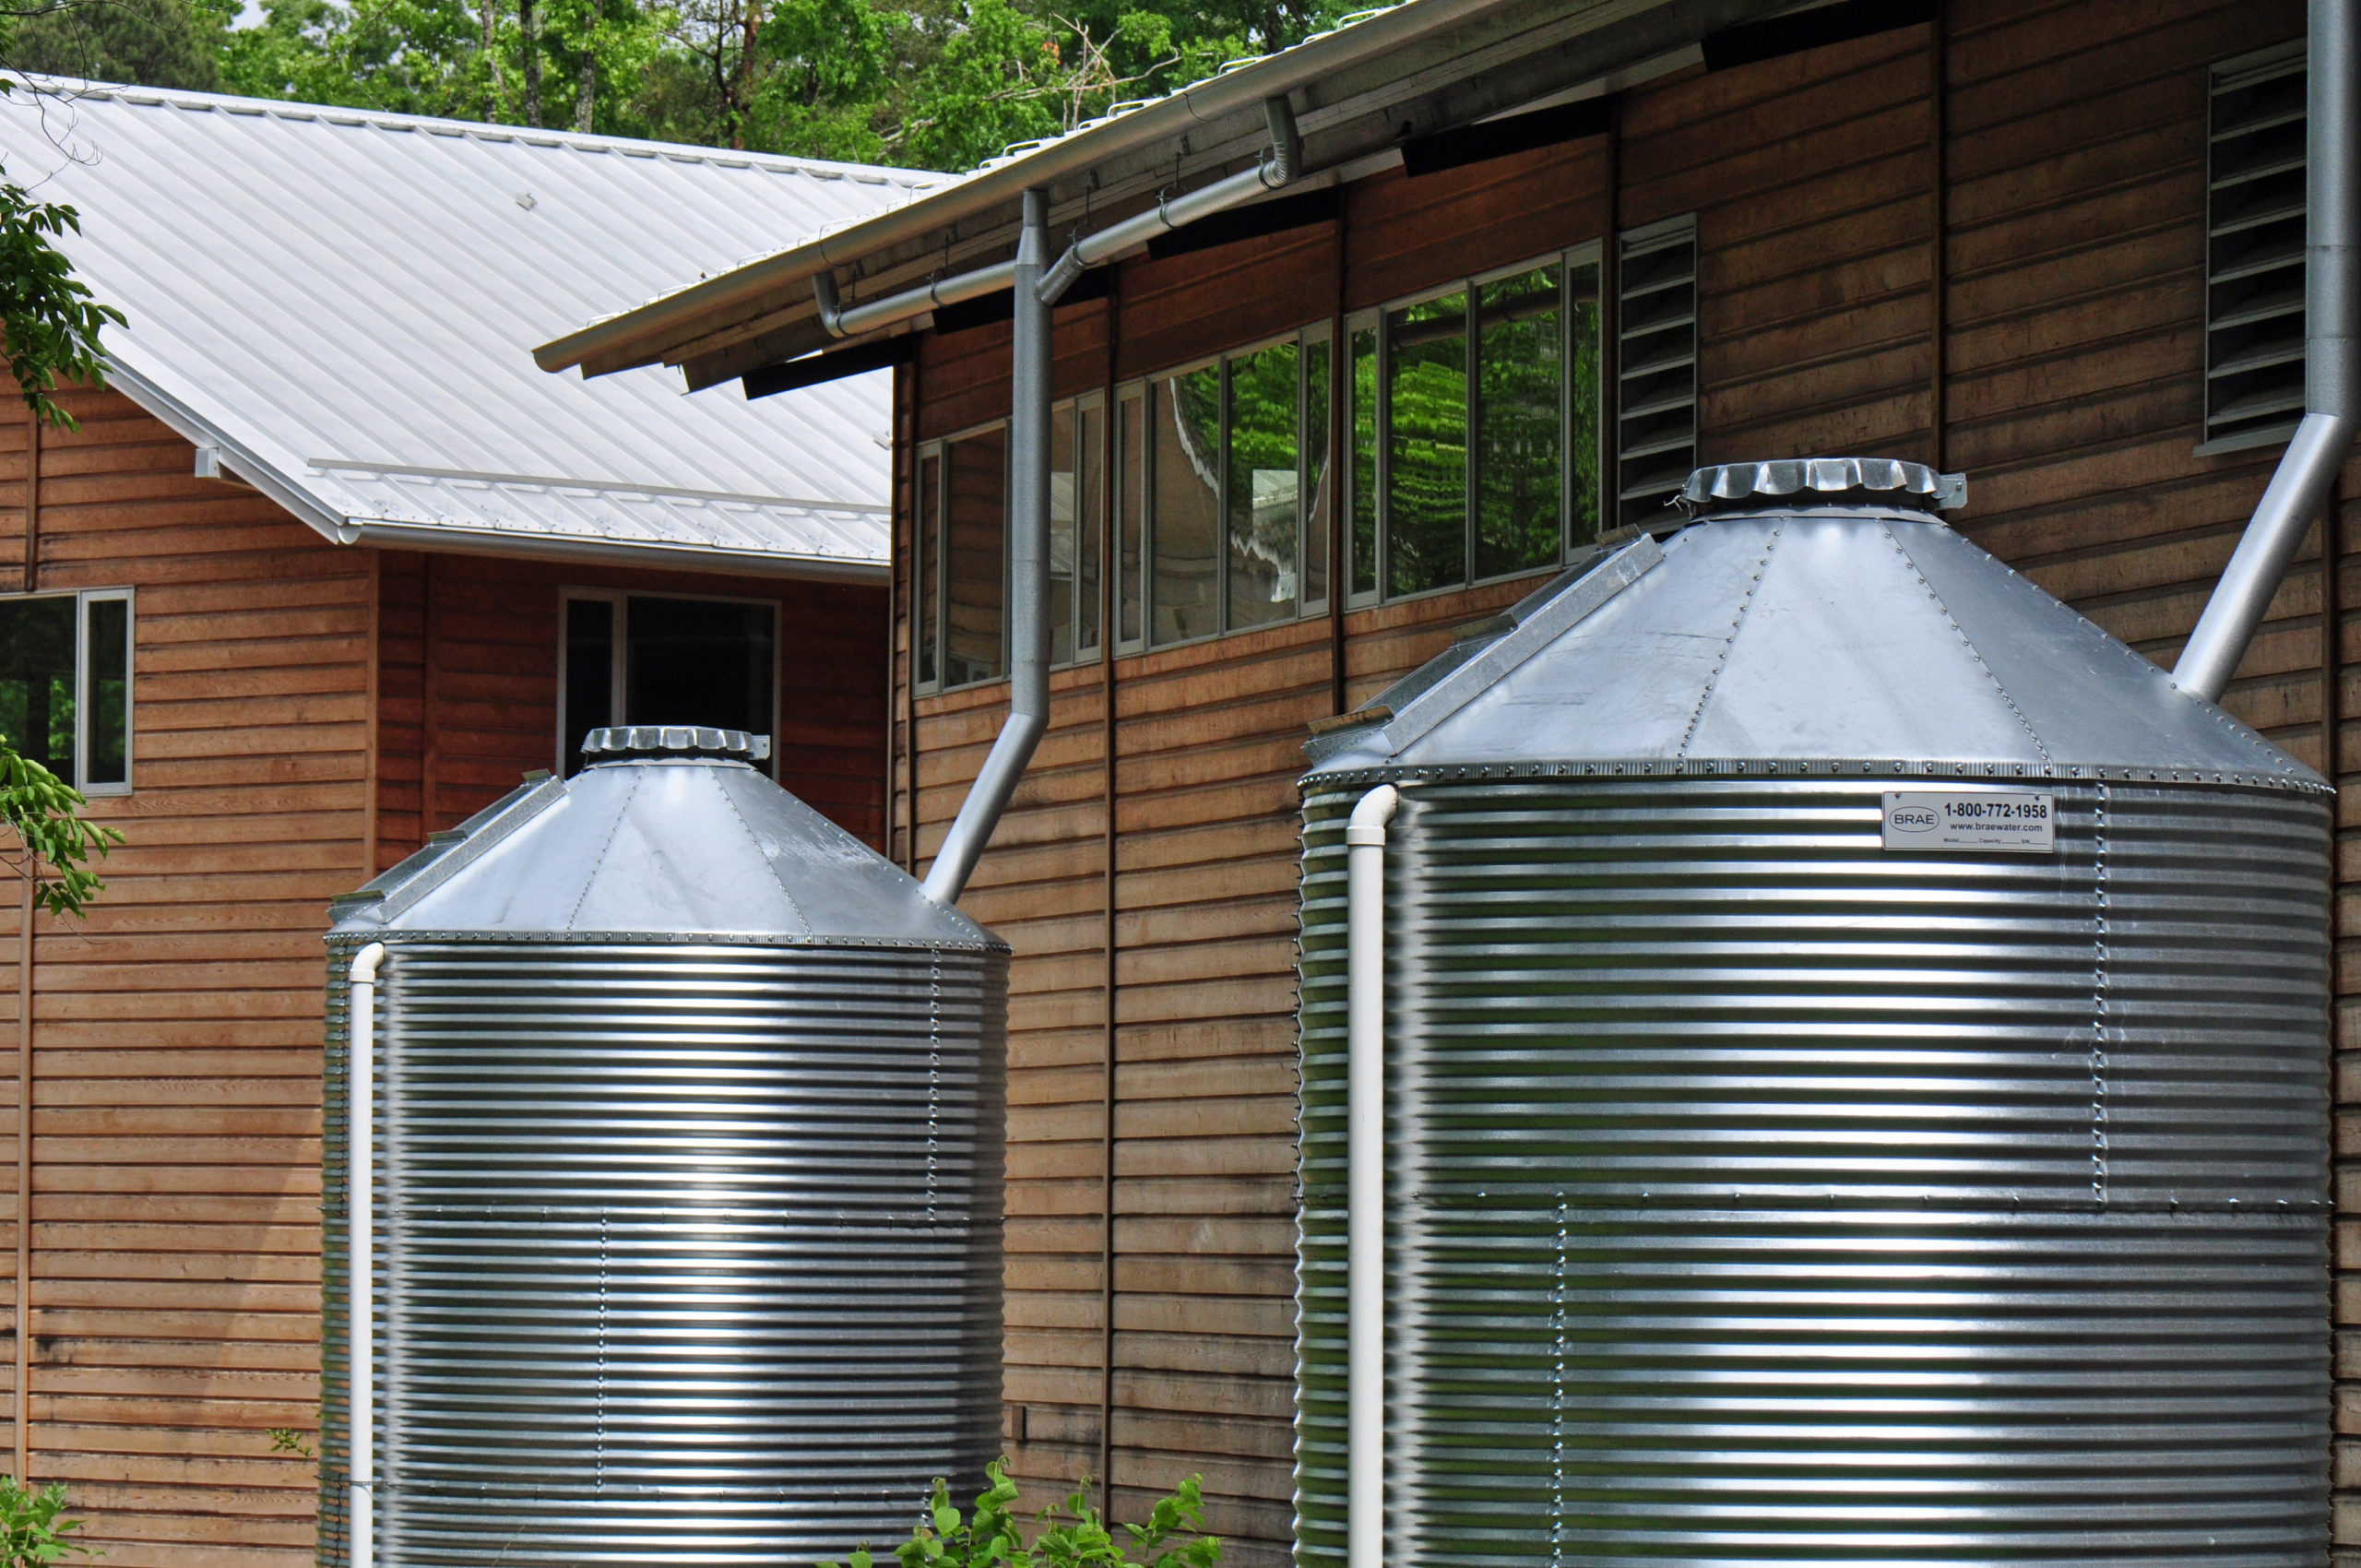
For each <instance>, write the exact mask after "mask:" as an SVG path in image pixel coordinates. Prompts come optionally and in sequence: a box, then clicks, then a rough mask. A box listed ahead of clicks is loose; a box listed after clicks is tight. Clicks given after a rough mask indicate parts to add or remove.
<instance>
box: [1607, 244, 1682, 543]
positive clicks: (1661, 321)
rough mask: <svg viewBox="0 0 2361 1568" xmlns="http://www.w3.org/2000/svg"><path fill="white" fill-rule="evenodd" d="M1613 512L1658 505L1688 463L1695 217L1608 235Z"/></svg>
mask: <svg viewBox="0 0 2361 1568" xmlns="http://www.w3.org/2000/svg"><path fill="white" fill-rule="evenodd" d="M1616 256H1617V264H1616V267H1617V287H1616V308H1617V312H1618V315H1617V321H1616V330H1615V352H1616V358H1615V379H1616V399H1615V521H1616V526H1617V527H1619V528H1623V527H1629V526H1631V525H1632V524H1635V523H1637V524H1642V525H1644V524H1647V523H1650V522H1653V521H1655V520H1656V519H1657V518H1658V517H1662V516H1663V515H1664V507H1665V503H1666V502H1667V501H1669V500H1671V499H1672V497H1673V496H1674V495H1676V494H1678V493H1679V491H1680V487H1681V486H1682V485H1684V484H1686V483H1687V482H1689V475H1690V473H1691V471H1692V470H1693V469H1695V468H1696V467H1697V219H1696V217H1695V215H1694V214H1690V215H1686V216H1683V217H1679V218H1668V219H1667V220H1664V221H1663V222H1661V223H1651V224H1649V225H1648V226H1647V227H1646V228H1644V229H1633V230H1631V232H1628V233H1626V234H1624V235H1623V236H1622V237H1621V239H1619V240H1618V241H1617V242H1616Z"/></svg>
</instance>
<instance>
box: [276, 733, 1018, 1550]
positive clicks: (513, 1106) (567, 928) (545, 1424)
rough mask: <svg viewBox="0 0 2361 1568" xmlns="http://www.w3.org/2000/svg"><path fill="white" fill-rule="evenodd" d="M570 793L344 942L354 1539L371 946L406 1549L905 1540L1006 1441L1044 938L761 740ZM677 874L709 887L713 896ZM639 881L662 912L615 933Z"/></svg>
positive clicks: (340, 1097)
mask: <svg viewBox="0 0 2361 1568" xmlns="http://www.w3.org/2000/svg"><path fill="white" fill-rule="evenodd" d="M724 769H729V770H730V773H729V775H727V776H724V774H723V770H724ZM657 770H662V773H661V774H659V772H658V771H657ZM634 774H637V775H639V777H637V778H633V777H630V776H631V775H634ZM668 775H669V776H668ZM696 775H703V776H704V777H702V778H698V777H694V776H696ZM716 778H718V779H719V784H720V785H721V786H723V788H720V789H717V788H716V787H715V780H716ZM659 786H670V789H669V790H665V789H662V788H659ZM540 789H541V790H543V791H549V790H555V791H557V793H558V795H559V797H560V798H559V799H557V800H556V801H555V802H546V801H545V802H542V803H541V804H540V807H539V809H538V812H537V813H535V814H533V820H529V821H528V822H525V823H523V824H521V825H516V826H513V827H510V828H507V829H505V832H506V835H507V837H508V838H509V839H510V840H511V841H510V842H508V843H504V844H494V845H492V846H490V847H489V848H487V849H484V850H483V851H482V852H481V854H480V855H479V856H477V857H476V859H475V861H474V863H472V864H471V865H469V866H468V867H466V868H464V869H462V870H460V871H458V872H457V873H451V874H449V875H448V876H446V878H445V880H444V882H443V884H442V885H441V886H440V887H439V888H436V889H434V890H432V891H429V892H428V893H426V894H425V895H424V896H422V897H419V898H418V899H417V900H416V901H415V902H414V903H412V904H410V905H409V906H408V907H407V908H406V909H400V910H398V911H397V912H396V913H395V914H394V915H393V916H392V917H391V918H390V919H387V920H386V921H384V923H382V924H378V925H374V926H373V925H370V924H369V923H367V921H365V920H355V919H354V918H352V914H351V911H350V910H348V911H347V919H346V920H345V921H343V922H342V923H341V924H340V925H339V927H338V932H337V933H336V934H335V936H334V937H332V939H331V944H330V945H331V962H330V999H329V1000H330V1022H329V1028H330V1051H329V1081H328V1086H327V1090H328V1101H327V1103H328V1106H329V1108H330V1110H329V1142H328V1150H327V1155H326V1162H325V1163H326V1174H327V1177H328V1181H327V1195H326V1221H327V1228H326V1241H327V1250H328V1260H327V1261H328V1269H327V1292H326V1295H327V1301H326V1323H327V1326H328V1336H327V1344H326V1347H325V1360H326V1376H325V1378H324V1384H325V1387H326V1398H325V1401H324V1408H323V1435H324V1440H325V1441H324V1443H323V1464H322V1467H321V1468H322V1480H323V1487H322V1501H323V1515H324V1516H323V1529H322V1548H321V1561H322V1562H324V1563H330V1564H341V1563H343V1562H345V1561H346V1560H347V1545H348V1543H347V1542H346V1540H345V1537H344V1530H343V1527H342V1526H343V1515H344V1504H345V1497H344V1487H345V1484H346V1481H347V1479H348V1478H347V1474H346V1469H345V1464H344V1460H345V1457H346V1444H345V1443H344V1436H345V1430H346V1421H347V1420H348V1417H347V1415H346V1413H345V1412H346V1408H347V1406H346V1400H347V1397H348V1394H349V1389H348V1380H347V1378H346V1376H345V1369H346V1366H347V1357H346V1345H345V1339H344V1334H343V1329H344V1325H345V1323H346V1317H345V1311H346V1303H347V1297H346V1290H347V1279H348V1274H347V1270H346V1267H345V1261H344V1260H345V1253H346V1251H347V1248H348V1246H349V1237H350V1230H349V1220H350V1205H349V1203H348V1202H347V1201H346V1197H347V1194H346V1193H345V1191H344V1182H343V1174H344V1157H345V1145H344V1137H345V1132H346V1129H345V1126H344V1120H345V1119H344V1114H343V1112H344V1108H345V1106H346V1104H347V1103H348V1099H347V1097H348V1094H349V1087H348V1072H347V1070H348V1068H349V1065H350V1063H349V1060H348V1058H347V1054H346V1042H347V1041H348V1040H349V1038H350V1017H349V990H348V987H347V985H346V984H345V981H344V978H343V977H344V969H345V967H346V966H347V965H349V963H350V957H351V955H352V954H353V953H354V952H355V951H356V950H357V949H358V948H359V947H361V946H362V944H364V943H366V942H368V941H370V940H378V941H383V942H385V943H386V958H385V960H384V961H383V965H382V968H381V969H380V972H379V977H378V984H379V993H378V1002H377V1023H376V1051H375V1069H374V1071H375V1076H376V1086H377V1087H376V1105H377V1108H378V1114H377V1117H376V1129H377V1143H376V1154H375V1158H376V1162H377V1164H376V1182H375V1186H376V1198H375V1204H376V1223H375V1246H374V1256H375V1259H376V1264H375V1277H374V1285H375V1291H374V1300H375V1314H376V1316H375V1322H376V1334H375V1345H376V1349H375V1361H376V1365H377V1368H378V1375H377V1384H376V1396H375V1408H376V1410H377V1420H376V1422H375V1425H374V1431H375V1433H376V1437H375V1443H376V1449H377V1464H376V1474H377V1478H378V1479H377V1483H376V1503H375V1509H376V1518H377V1522H378V1530H377V1548H376V1559H377V1562H379V1563H381V1564H386V1565H387V1568H395V1565H409V1564H420V1565H424V1564H452V1565H458V1564H468V1565H470V1568H475V1565H481V1564H484V1563H489V1562H504V1563H541V1564H558V1563H565V1564H577V1563H584V1564H587V1563H597V1562H615V1563H624V1562H628V1563H635V1564H636V1563H666V1562H670V1563H691V1562H694V1563H699V1564H727V1563H754V1562H764V1563H772V1562H808V1561H810V1560H812V1559H813V1558H815V1557H821V1556H829V1555H841V1554H842V1553H843V1552H844V1551H846V1550H848V1549H850V1548H851V1547H852V1546H853V1545H855V1544H856V1543H857V1542H859V1541H861V1540H863V1539H871V1540H876V1541H880V1542H883V1541H884V1540H885V1539H887V1538H899V1537H901V1536H903V1535H906V1534H907V1531H908V1526H909V1525H910V1523H911V1522H913V1520H914V1519H915V1517H916V1514H917V1508H918V1505H919V1503H920V1502H922V1501H923V1498H924V1495H925V1492H926V1491H927V1489H928V1486H929V1484H930V1482H931V1478H933V1477H935V1476H937V1475H945V1476H951V1477H955V1478H959V1479H961V1480H962V1481H963V1482H964V1481H966V1480H968V1479H979V1478H980V1475H981V1470H982V1467H983V1464H984V1462H985V1461H986V1460H987V1459H989V1458H990V1457H991V1455H993V1454H994V1453H996V1452H997V1445H998V1429H999V1419H1000V1361H1001V1315H1000V1298H999V1287H1000V1271H1001V1263H1000V1225H1001V1142H1002V1138H1003V1092H1002V1075H1003V1062H1002V1052H1003V1039H1004V1031H1005V1026H1006V1016H1005V1014H1006V983H1007V982H1006V960H1007V955H1006V949H1005V948H1004V947H1003V946H1002V945H1001V944H998V943H997V942H995V941H992V940H991V938H990V937H989V936H988V935H987V934H986V933H984V932H982V931H981V929H980V928H978V927H975V926H973V925H972V923H970V922H967V921H965V920H964V918H963V917H959V916H957V915H955V913H952V912H949V911H942V910H936V909H933V908H932V907H931V906H927V905H924V903H923V900H919V899H918V898H917V895H916V890H915V884H909V885H908V887H907V889H905V888H903V887H900V886H898V885H896V881H897V879H898V882H899V883H902V884H907V883H908V879H907V878H904V877H902V876H901V873H899V872H897V871H895V870H894V868H892V867H891V866H890V865H888V864H886V863H885V862H884V861H882V860H878V859H877V858H876V857H874V856H873V855H871V854H869V852H868V851H867V850H866V849H862V848H861V847H860V846H859V845H858V843H857V842H856V841H853V840H851V839H850V838H849V837H846V836H844V835H841V834H838V833H836V830H835V829H833V828H832V827H829V826H827V825H826V824H825V821H824V820H823V819H820V818H818V817H817V815H816V814H812V813H809V812H808V811H806V810H805V809H804V808H802V807H801V805H800V804H799V803H797V802H793V801H792V799H791V798H790V797H789V796H787V795H785V794H784V793H783V792H781V791H779V790H777V788H776V787H775V786H772V785H771V784H770V783H769V782H768V781H767V780H766V779H763V778H760V777H759V776H758V775H756V774H754V773H753V771H752V770H751V769H748V768H744V767H743V766H741V765H736V764H730V763H728V762H726V761H716V760H713V759H693V758H673V759H670V760H665V759H658V758H649V759H646V760H632V761H620V762H614V763H610V764H608V765H606V766H599V767H593V768H591V769H588V770H587V771H586V772H585V773H584V774H582V775H579V776H577V778H575V780H573V781H572V783H571V786H570V787H569V786H567V785H557V784H548V785H543V786H540ZM531 793H532V791H530V790H525V791H519V795H520V796H523V797H529V796H530V795H531ZM531 805H532V802H531V801H530V800H529V798H528V799H526V800H517V799H516V798H512V801H511V802H503V804H502V806H500V807H495V808H494V809H493V810H492V812H490V813H487V814H485V816H484V817H483V818H480V819H478V821H477V822H476V823H474V824H471V825H470V829H471V830H473V833H474V834H475V835H481V836H486V837H490V836H498V835H500V834H502V833H503V832H504V827H503V817H504V814H508V815H510V816H514V815H517V814H526V813H527V811H528V807H530V806H531ZM487 829H488V830H489V833H488V834H487V833H486V830H487ZM635 835H640V836H643V837H644V838H645V841H644V842H643V843H642V844H641V846H640V848H641V849H644V850H646V851H647V852H646V853H642V854H635V853H634V852H633V841H634V838H635ZM668 836H669V837H668ZM684 846H688V848H687V849H686V850H685V851H684ZM443 848H444V849H445V852H446V853H449V852H464V850H465V849H467V848H468V840H467V839H466V838H465V837H463V838H461V839H460V840H459V841H458V842H457V844H455V845H449V846H445V847H443ZM855 851H858V853H857V854H856V853H855ZM700 854H702V855H703V857H704V858H703V859H702V860H700V858H699V856H700ZM586 856H587V858H586ZM718 858H735V859H741V860H742V861H746V862H750V863H752V864H753V866H755V867H756V868H758V870H759V874H758V876H757V878H756V879H755V880H754V881H753V882H751V883H748V882H744V881H743V879H742V878H738V877H734V876H733V874H732V873H731V872H730V871H729V870H726V869H722V868H720V867H719V865H718ZM872 862H873V863H872ZM594 863H595V865H596V869H592V866H593V864H594ZM431 866H432V861H431V860H429V861H428V868H431ZM413 869H414V871H416V872H418V873H419V874H421V876H422V874H423V871H422V870H421V868H413ZM773 873H776V874H773ZM848 873H849V874H850V875H851V876H852V877H854V878H855V879H856V881H857V884H858V885H848V883H847V882H846V880H845V878H846V876H847V874H848ZM651 877H657V878H684V879H686V880H687V881H688V883H689V884H690V885H691V891H690V892H689V894H687V895H686V896H685V903H686V905H687V906H688V909H689V915H688V918H682V909H681V908H680V907H679V906H681V905H682V903H683V901H684V900H683V897H682V895H680V894H678V893H677V892H668V891H666V890H665V889H663V888H661V887H658V886H653V885H647V886H642V887H640V888H637V889H634V888H633V887H632V886H631V885H630V884H631V883H632V882H634V881H638V882H641V883H647V881H648V879H649V878H651ZM569 878H570V879H571V881H570V882H569V881H568V879H569ZM383 880H385V881H386V882H387V883H388V884H389V887H388V888H384V889H380V890H378V899H379V902H377V903H376V904H374V906H370V905H364V906H362V908H364V909H374V910H376V911H377V912H379V913H380V914H382V913H383V912H384V911H385V910H386V909H387V908H388V907H389V906H390V905H391V904H392V903H393V902H394V901H395V900H396V899H398V898H399V897H400V889H401V888H402V887H403V885H405V881H406V877H405V873H403V872H402V871H401V870H398V869H397V872H396V873H389V874H388V877H387V878H386V879H383ZM733 882H735V883H737V884H738V885H732V884H733ZM765 882H767V883H768V890H767V898H768V901H767V903H765V901H764V895H765V888H764V884H765ZM519 884H525V885H531V888H532V890H530V891H527V892H524V893H519V892H518V891H516V888H517V886H518V885H519ZM904 892H907V893H908V899H909V903H908V904H905V903H903V902H902V900H901V898H900V897H899V895H901V894H902V893H904ZM708 895H710V896H713V897H716V898H717V899H718V902H717V903H715V904H713V905H712V906H710V908H709V909H708V912H709V913H710V914H711V915H712V916H713V917H714V918H710V919H704V920H699V919H697V918H694V911H695V909H696V907H697V906H698V905H699V904H700V902H701V901H703V900H704V899H705V898H706V897H707V896H708ZM618 909H635V912H636V916H637V918H638V919H639V920H640V921H641V922H642V923H643V925H644V926H645V927H646V928H647V929H645V930H643V931H641V932H623V931H617V930H606V931H599V930H597V929H595V928H596V927H597V926H599V925H600V924H602V923H604V924H614V923H617V922H614V921H607V920H602V919H601V917H602V915H604V916H611V915H613V914H614V913H616V911H617V910H618ZM881 909H883V910H885V911H889V914H888V918H885V919H877V918H874V917H875V916H877V915H878V913H879V911H880V910H881ZM469 914H473V915H475V916H478V917H481V918H479V919H478V920H477V921H475V922H474V926H475V928H474V929H469V927H468V925H467V924H466V923H465V917H467V916H468V915H469ZM586 921H587V923H586ZM832 922H833V925H832ZM683 926H685V927H687V928H689V929H687V930H682V929H673V928H680V927H683ZM699 926H703V927H706V928H708V929H706V930H705V931H703V932H699V931H698V930H696V929H695V928H697V927H699ZM537 928H540V929H537ZM712 928H727V929H712ZM765 928H767V929H765Z"/></svg>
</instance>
